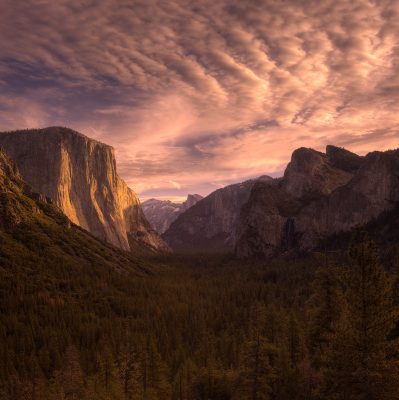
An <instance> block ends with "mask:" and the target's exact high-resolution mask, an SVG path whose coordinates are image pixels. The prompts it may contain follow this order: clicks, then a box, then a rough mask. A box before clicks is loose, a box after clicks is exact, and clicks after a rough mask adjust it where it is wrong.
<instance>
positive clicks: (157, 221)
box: [142, 194, 202, 234]
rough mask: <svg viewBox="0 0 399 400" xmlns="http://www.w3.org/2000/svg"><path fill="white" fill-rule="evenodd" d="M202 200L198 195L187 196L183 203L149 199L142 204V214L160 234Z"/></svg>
mask: <svg viewBox="0 0 399 400" xmlns="http://www.w3.org/2000/svg"><path fill="white" fill-rule="evenodd" d="M201 199H202V196H201V195H199V194H189V195H188V196H187V199H186V201H184V202H183V203H174V202H173V201H170V200H158V199H149V200H146V201H144V202H143V203H142V207H143V211H144V214H145V216H146V218H147V220H148V221H149V222H150V224H151V225H152V226H153V227H154V228H155V230H156V231H157V232H158V233H159V234H162V233H164V232H165V231H166V230H167V229H168V228H169V226H170V225H171V223H172V222H173V221H175V220H176V218H177V217H178V216H179V215H180V214H182V213H183V212H185V211H187V210H188V209H189V208H190V207H192V206H193V205H194V204H196V203H198V201H200V200H201Z"/></svg>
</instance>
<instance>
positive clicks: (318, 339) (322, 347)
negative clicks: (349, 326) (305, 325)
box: [308, 266, 343, 367]
mask: <svg viewBox="0 0 399 400" xmlns="http://www.w3.org/2000/svg"><path fill="white" fill-rule="evenodd" d="M340 272H341V271H340V269H339V268H337V267H332V266H324V267H321V268H319V270H318V271H317V273H316V276H315V279H314V281H313V290H314V294H313V296H312V297H311V298H310V300H309V302H308V307H309V319H310V324H309V350H310V352H311V354H312V360H313V363H314V365H315V366H316V367H320V366H321V364H322V358H323V355H324V353H325V351H326V349H327V347H328V344H329V341H330V336H331V335H332V333H333V326H334V325H335V324H336V323H337V321H338V320H339V318H340V316H341V310H342V307H343V304H342V303H343V293H342V284H341V277H340V275H341V274H340Z"/></svg>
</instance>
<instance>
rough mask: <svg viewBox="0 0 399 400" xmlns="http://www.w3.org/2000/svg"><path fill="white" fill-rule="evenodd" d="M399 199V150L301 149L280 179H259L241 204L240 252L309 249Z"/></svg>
mask: <svg viewBox="0 0 399 400" xmlns="http://www.w3.org/2000/svg"><path fill="white" fill-rule="evenodd" d="M398 201H399V151H398V150H395V151H387V152H373V153H370V154H368V155H367V156H365V157H360V156H358V155H356V154H353V153H350V152H348V151H347V150H344V149H340V148H338V147H334V146H328V147H327V149H326V154H324V153H319V152H316V151H314V150H311V149H298V150H296V151H295V152H294V153H293V155H292V159H291V162H290V164H289V165H288V166H287V169H286V171H285V174H284V176H283V177H282V178H280V179H275V180H273V181H270V182H266V183H265V182H259V183H257V184H256V185H255V186H254V188H253V190H252V192H251V195H250V197H249V200H248V202H247V203H246V204H245V205H244V206H243V208H242V210H241V215H240V223H239V227H238V233H237V243H236V253H237V255H239V256H243V257H246V256H271V255H274V254H280V253H282V252H286V251H291V250H294V249H295V250H301V251H307V250H310V249H312V248H314V247H315V246H317V244H318V243H319V242H320V239H321V238H324V237H327V236H331V235H333V234H337V233H340V232H344V231H348V230H350V229H352V228H354V227H356V226H361V225H364V224H366V223H368V222H370V221H371V220H373V219H374V218H376V217H378V216H379V215H380V214H381V213H382V212H384V211H389V210H390V209H392V208H393V207H394V205H395V204H396V203H397V202H398Z"/></svg>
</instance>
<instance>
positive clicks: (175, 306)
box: [0, 233, 399, 400]
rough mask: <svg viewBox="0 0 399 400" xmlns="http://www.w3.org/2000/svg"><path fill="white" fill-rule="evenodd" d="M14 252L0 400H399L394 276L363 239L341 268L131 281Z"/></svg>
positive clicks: (210, 271) (160, 264)
mask: <svg viewBox="0 0 399 400" xmlns="http://www.w3.org/2000/svg"><path fill="white" fill-rule="evenodd" d="M6 236H8V237H6ZM27 236H28V237H29V236H30V233H28V235H27ZM1 240H2V243H3V244H4V242H5V241H6V240H8V241H9V243H8V246H11V243H13V241H15V239H10V235H5V234H2V236H1ZM14 244H15V243H14ZM19 246H20V248H18V251H16V252H15V251H14V252H13V254H14V256H13V257H14V258H13V260H12V262H11V261H10V262H8V263H6V265H4V266H2V268H1V269H0V274H1V275H0V296H1V299H0V305H1V312H0V359H1V360H2V361H1V363H0V380H1V389H0V393H1V394H0V398H1V399H49V400H50V399H148V400H150V399H162V400H163V399H176V400H182V399H192V400H194V399H240V400H241V399H242V400H245V399H251V400H254V399H258V400H260V399H287V400H288V399H290V400H291V399H395V398H399V397H398V396H399V388H398V386H397V384H398V382H399V369H398V357H399V347H398V344H397V339H396V335H395V331H394V326H395V322H396V321H397V319H398V316H397V302H398V299H397V298H396V299H395V297H394V290H393V287H394V285H393V284H394V283H395V282H394V276H393V275H391V276H388V275H387V274H386V273H385V271H384V269H383V268H382V267H381V266H380V265H379V263H378V255H377V254H376V249H375V247H374V246H373V245H372V244H371V242H368V241H367V240H366V241H365V240H364V239H356V241H355V244H354V245H353V246H352V249H351V251H350V255H349V256H348V258H347V259H346V262H345V263H340V264H336V263H334V262H333V260H332V258H333V257H329V258H330V259H329V260H328V262H326V261H325V260H324V259H323V257H324V256H323V257H321V258H319V257H317V256H313V257H311V258H310V257H308V258H306V259H302V260H296V261H292V260H291V261H281V260H280V261H273V262H268V263H262V262H253V263H251V262H245V263H242V262H239V261H234V260H231V259H230V258H229V257H227V256H226V257H222V256H219V257H217V256H213V257H205V256H197V257H190V258H188V257H187V258H186V257H183V256H181V257H173V258H169V259H153V260H151V263H150V264H152V265H156V267H154V266H153V267H151V268H150V267H149V268H148V271H152V272H149V273H141V274H138V273H137V271H136V270H135V269H133V268H132V269H131V271H130V272H126V271H124V272H123V273H121V272H120V271H119V270H117V269H114V268H109V267H104V266H100V265H96V263H95V262H92V263H91V265H90V267H87V266H86V265H81V264H79V263H73V262H72V263H71V262H67V261H65V260H64V262H57V263H52V262H44V261H43V262H39V263H37V264H35V265H32V264H29V261H28V262H27V260H29V256H27V254H29V245H27V247H28V250H26V247H25V246H22V245H21V242H19ZM1 248H2V249H3V248H4V245H2V247H1ZM36 250H37V251H36V253H37V254H39V255H40V254H41V253H42V252H44V253H46V251H47V250H46V249H45V248H44V249H42V250H41V249H40V248H38V246H36ZM2 251H3V250H2ZM46 258H47V254H46ZM341 258H342V257H340V259H341Z"/></svg>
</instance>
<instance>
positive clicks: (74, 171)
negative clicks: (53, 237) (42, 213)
mask: <svg viewBox="0 0 399 400" xmlns="http://www.w3.org/2000/svg"><path fill="white" fill-rule="evenodd" d="M0 146H2V147H3V148H4V150H5V151H6V153H7V154H8V155H9V156H10V157H11V158H12V159H13V160H14V161H15V163H16V165H17V167H18V169H19V171H20V173H21V175H22V177H23V179H24V180H25V181H26V182H27V183H29V184H30V185H31V186H32V187H33V188H34V189H35V190H36V191H38V192H40V193H42V194H44V195H45V196H48V197H49V198H50V199H52V200H53V201H54V203H55V204H57V206H58V207H60V209H61V210H62V211H63V212H64V213H65V215H67V216H68V218H69V219H70V220H71V221H72V222H74V223H75V224H77V225H79V226H81V227H82V228H84V229H86V230H88V231H89V232H91V233H92V234H93V235H94V236H96V237H98V238H99V239H101V240H104V241H106V242H109V243H112V244H114V245H116V246H117V247H119V248H122V249H125V250H128V249H130V248H135V246H142V247H145V248H147V249H151V250H165V249H167V246H166V245H165V244H164V242H163V241H162V240H161V239H160V237H159V236H158V234H157V233H156V232H155V231H154V230H153V229H152V228H151V226H150V224H149V223H148V221H147V220H146V218H145V216H144V214H143V211H142V209H141V205H140V202H139V199H138V198H137V196H136V194H135V193H134V192H133V191H132V190H131V189H130V188H128V186H127V185H126V183H125V182H124V181H123V180H122V179H121V178H120V177H119V176H118V174H117V172H116V163H115V156H114V150H113V148H112V147H110V146H108V145H106V144H103V143H100V142H98V141H95V140H93V139H90V138H88V137H86V136H84V135H82V134H80V133H78V132H75V131H73V130H71V129H67V128H60V127H51V128H46V129H35V130H24V131H15V132H2V133H0Z"/></svg>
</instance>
